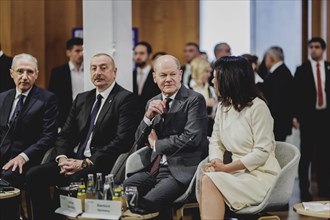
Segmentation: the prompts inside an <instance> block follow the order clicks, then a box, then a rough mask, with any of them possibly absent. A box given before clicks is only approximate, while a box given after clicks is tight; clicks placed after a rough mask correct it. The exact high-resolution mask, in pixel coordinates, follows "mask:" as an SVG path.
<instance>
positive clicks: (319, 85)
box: [316, 63, 323, 107]
mask: <svg viewBox="0 0 330 220" xmlns="http://www.w3.org/2000/svg"><path fill="white" fill-rule="evenodd" d="M316 78H317V100H318V106H320V107H321V106H322V105H323V93H322V81H321V71H320V64H319V63H317V64H316Z"/></svg>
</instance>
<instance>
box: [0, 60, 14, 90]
mask: <svg viewBox="0 0 330 220" xmlns="http://www.w3.org/2000/svg"><path fill="white" fill-rule="evenodd" d="M12 61H13V58H12V57H8V56H6V55H5V54H3V55H2V56H1V57H0V92H4V91H7V90H8V89H12V88H15V83H14V80H13V79H12V78H11V77H10V71H9V69H10V68H11V63H12Z"/></svg>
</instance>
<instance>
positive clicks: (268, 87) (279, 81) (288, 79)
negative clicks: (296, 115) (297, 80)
mask: <svg viewBox="0 0 330 220" xmlns="http://www.w3.org/2000/svg"><path fill="white" fill-rule="evenodd" d="M262 92H263V93H264V95H265V97H266V99H267V101H268V106H269V109H270V112H271V114H272V116H273V118H274V134H275V139H277V138H278V137H284V139H285V137H286V136H287V135H290V134H291V131H292V118H293V105H292V103H293V76H292V74H291V72H290V70H289V69H288V68H287V66H286V65H285V64H282V65H281V66H279V67H278V68H277V69H276V70H275V71H274V72H273V73H271V74H270V75H269V76H268V77H266V78H265V81H264V83H263V85H262Z"/></svg>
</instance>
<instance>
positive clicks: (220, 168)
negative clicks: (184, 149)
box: [204, 159, 227, 172]
mask: <svg viewBox="0 0 330 220" xmlns="http://www.w3.org/2000/svg"><path fill="white" fill-rule="evenodd" d="M204 171H205V172H227V170H226V165H225V164H224V163H223V162H222V161H221V160H220V159H213V160H211V161H210V162H209V163H206V164H205V167H204Z"/></svg>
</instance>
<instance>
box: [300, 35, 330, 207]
mask: <svg viewBox="0 0 330 220" xmlns="http://www.w3.org/2000/svg"><path fill="white" fill-rule="evenodd" d="M308 44H309V54H310V57H311V59H310V60H309V61H307V62H305V63H303V64H302V65H301V66H299V67H298V68H297V70H296V74H295V77H294V88H295V99H294V100H295V116H296V118H297V120H298V122H299V125H300V126H299V128H300V141H301V142H300V151H301V158H300V162H299V181H300V182H299V184H300V196H301V200H302V201H310V200H312V196H311V194H310V191H309V186H310V184H309V182H310V181H309V167H310V164H311V162H312V160H313V162H316V164H315V165H316V166H315V167H316V169H315V171H316V176H317V187H318V195H319V196H320V197H322V198H327V199H329V198H330V136H329V134H330V129H329V128H330V120H329V117H330V108H329V104H330V94H329V93H330V63H329V62H327V61H325V60H324V58H323V54H324V52H325V49H326V43H325V41H324V40H323V39H322V38H319V37H315V38H312V39H311V40H310V41H309V43H308ZM294 124H295V125H296V127H298V123H297V122H295V123H294ZM313 165H314V164H313Z"/></svg>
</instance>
